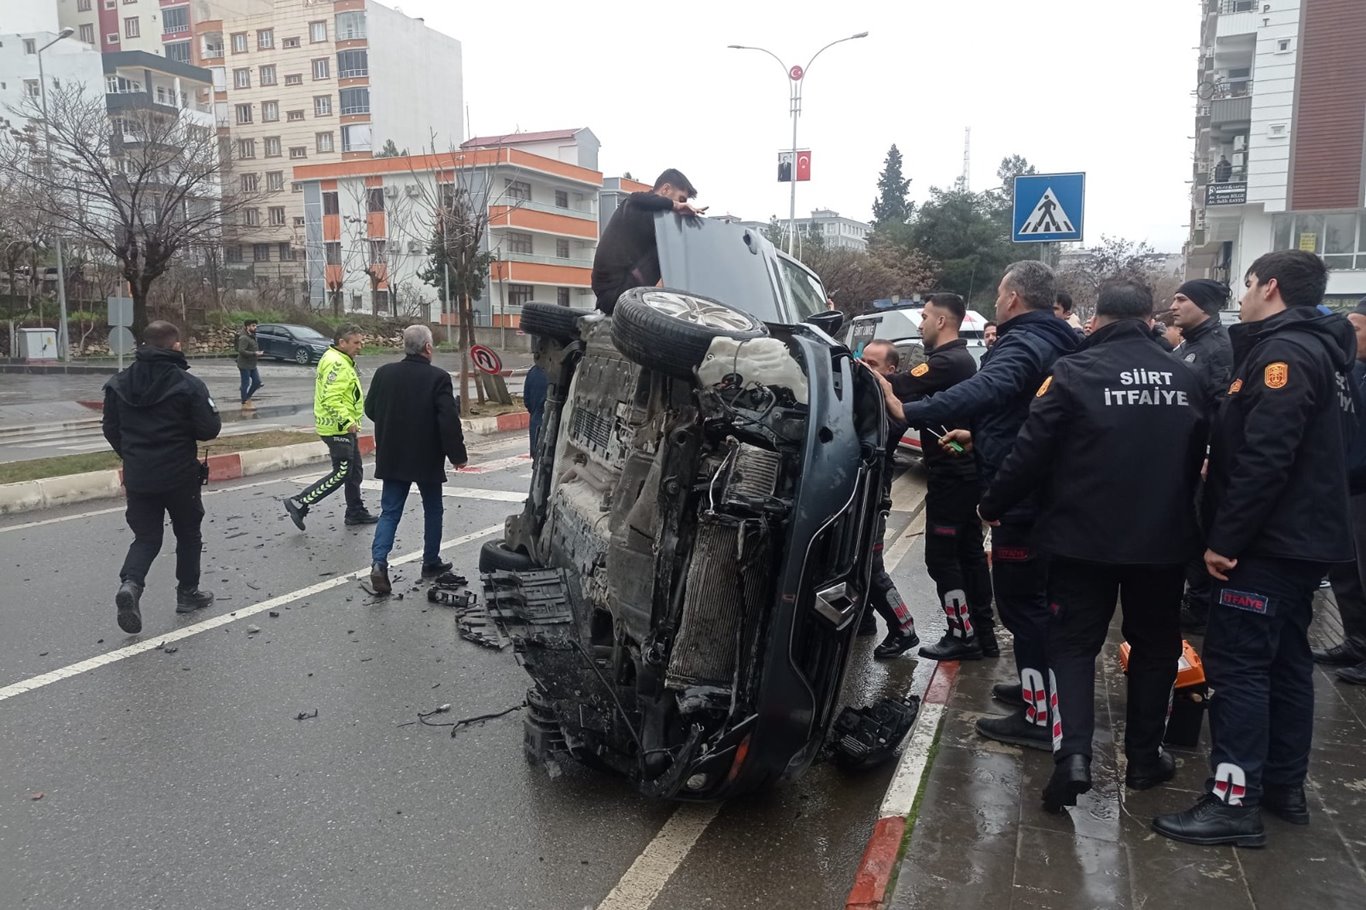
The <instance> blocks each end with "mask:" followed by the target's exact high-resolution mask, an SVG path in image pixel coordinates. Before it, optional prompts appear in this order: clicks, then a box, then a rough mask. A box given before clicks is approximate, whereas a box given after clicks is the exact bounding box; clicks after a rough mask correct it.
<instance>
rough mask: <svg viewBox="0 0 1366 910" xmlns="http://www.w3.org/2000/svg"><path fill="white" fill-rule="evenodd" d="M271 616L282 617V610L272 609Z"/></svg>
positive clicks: (272, 617)
mask: <svg viewBox="0 0 1366 910" xmlns="http://www.w3.org/2000/svg"><path fill="white" fill-rule="evenodd" d="M270 618H271V619H279V618H280V611H279V610H271V611H270Z"/></svg>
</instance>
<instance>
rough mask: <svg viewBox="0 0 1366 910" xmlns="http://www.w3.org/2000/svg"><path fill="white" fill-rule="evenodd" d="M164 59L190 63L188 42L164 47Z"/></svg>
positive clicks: (85, 26) (83, 26)
mask: <svg viewBox="0 0 1366 910" xmlns="http://www.w3.org/2000/svg"><path fill="white" fill-rule="evenodd" d="M89 27H90V26H88V25H82V26H81V28H89ZM166 59H167V60H174V61H175V62H176V63H189V62H190V42H188V41H177V42H175V43H174V44H168V45H166Z"/></svg>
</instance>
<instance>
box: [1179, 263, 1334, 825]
mask: <svg viewBox="0 0 1366 910" xmlns="http://www.w3.org/2000/svg"><path fill="white" fill-rule="evenodd" d="M1244 284H1245V286H1246V288H1247V290H1246V291H1245V292H1244V294H1243V300H1242V312H1241V314H1240V318H1241V319H1242V324H1241V325H1237V326H1234V327H1233V328H1232V329H1231V330H1230V331H1229V336H1230V338H1231V340H1232V342H1233V363H1234V368H1233V382H1232V384H1230V386H1229V389H1228V395H1227V397H1226V398H1225V399H1224V401H1223V402H1222V403H1221V404H1220V406H1219V410H1218V412H1217V413H1216V415H1215V418H1214V424H1213V430H1212V432H1211V434H1210V435H1211V443H1210V456H1209V479H1208V482H1207V483H1206V486H1205V495H1204V508H1203V511H1204V515H1205V527H1206V550H1205V566H1206V568H1207V569H1208V570H1209V573H1210V575H1212V576H1213V577H1214V579H1215V582H1214V590H1213V593H1212V596H1211V602H1210V616H1209V631H1208V633H1207V634H1206V636H1205V651H1204V661H1205V673H1206V676H1207V678H1208V679H1209V683H1210V685H1211V686H1212V687H1213V689H1214V697H1213V698H1212V699H1211V701H1210V767H1211V768H1212V769H1213V775H1212V777H1211V779H1210V781H1209V787H1210V792H1209V793H1207V794H1205V795H1204V796H1203V797H1201V799H1200V801H1199V802H1197V803H1196V804H1195V806H1194V807H1193V808H1191V809H1189V810H1187V811H1185V812H1180V813H1177V814H1174V815H1164V816H1160V817H1158V818H1156V819H1154V820H1153V827H1154V829H1156V830H1157V832H1158V833H1159V834H1162V835H1164V836H1166V837H1170V838H1172V839H1174V840H1180V841H1186V842H1188V843H1196V844H1233V845H1236V846H1243V847H1259V846H1261V845H1262V844H1264V843H1265V842H1266V835H1265V833H1264V832H1263V829H1262V815H1261V810H1262V808H1263V807H1265V808H1266V809H1267V810H1268V811H1270V812H1272V813H1273V814H1275V815H1278V816H1280V817H1281V818H1283V819H1285V820H1286V821H1289V822H1291V823H1292V824H1301V825H1304V824H1308V823H1309V809H1308V805H1307V803H1306V801H1305V795H1304V779H1305V775H1306V773H1307V771H1308V768H1309V748H1310V740H1311V738H1312V736H1313V714H1314V687H1313V668H1314V664H1313V661H1312V659H1311V657H1310V651H1309V638H1308V629H1309V621H1310V619H1311V617H1312V615H1313V597H1314V592H1315V591H1316V590H1317V589H1318V586H1319V581H1320V579H1322V578H1323V576H1324V573H1325V572H1326V571H1327V569H1328V566H1329V565H1330V564H1331V563H1335V562H1345V561H1347V560H1349V559H1351V558H1352V557H1353V555H1354V554H1353V549H1352V524H1351V517H1350V515H1349V513H1348V495H1347V490H1348V486H1347V458H1346V451H1345V450H1346V443H1347V441H1348V440H1349V439H1350V438H1351V436H1350V435H1349V434H1351V433H1352V432H1353V431H1354V430H1355V422H1356V415H1355V413H1353V407H1352V397H1351V394H1350V390H1349V387H1348V381H1349V379H1348V371H1349V370H1350V369H1351V366H1352V362H1353V360H1354V359H1355V354H1356V339H1355V338H1354V337H1353V333H1352V327H1351V326H1350V325H1349V324H1348V323H1347V320H1345V319H1343V318H1342V317H1341V316H1337V315H1326V314H1324V313H1321V312H1319V310H1318V309H1316V307H1317V305H1318V304H1319V303H1320V302H1321V301H1322V300H1323V292H1324V289H1325V288H1326V287H1327V284H1328V272H1327V269H1326V268H1325V266H1324V264H1323V260H1321V259H1319V258H1318V257H1317V256H1315V255H1313V254H1312V253H1305V252H1300V251H1298V250H1292V251H1287V252H1276V253H1267V254H1266V255H1265V256H1262V257H1261V258H1259V259H1258V260H1257V261H1256V262H1254V263H1252V267H1251V268H1249V269H1248V271H1247V277H1246V280H1245V282H1244Z"/></svg>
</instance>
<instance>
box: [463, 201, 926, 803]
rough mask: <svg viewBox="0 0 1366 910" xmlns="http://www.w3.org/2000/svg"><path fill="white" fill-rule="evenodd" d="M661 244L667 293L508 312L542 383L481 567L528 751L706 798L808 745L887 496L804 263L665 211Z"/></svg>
mask: <svg viewBox="0 0 1366 910" xmlns="http://www.w3.org/2000/svg"><path fill="white" fill-rule="evenodd" d="M657 244H658V248H659V255H660V265H661V270H662V273H663V276H664V280H663V282H662V283H663V285H664V287H663V288H638V289H635V290H631V291H628V292H626V293H625V294H623V295H622V297H621V299H620V301H619V302H618V304H617V306H616V309H615V312H614V313H613V315H612V316H610V317H608V316H605V315H603V314H601V313H591V314H585V313H583V312H582V311H576V310H571V309H568V308H566V307H560V306H555V305H549V304H536V303H532V304H528V305H526V306H525V307H524V309H523V313H522V326H523V329H524V330H525V331H526V332H527V333H528V334H530V335H533V336H534V339H535V349H536V362H537V363H538V364H539V365H540V366H541V367H542V368H543V369H544V370H545V371H546V373H547V375H548V376H549V380H550V391H549V395H548V397H547V400H546V406H545V413H544V417H543V423H542V430H541V434H540V440H539V450H538V452H537V453H536V458H535V462H534V469H533V473H532V480H531V489H530V492H529V495H528V498H527V500H526V504H525V507H524V508H523V510H522V511H521V512H520V513H519V514H516V515H513V516H511V517H509V518H508V520H507V524H506V529H505V536H504V538H503V539H501V540H498V541H494V542H491V543H489V544H488V545H486V546H485V548H484V550H483V552H482V553H481V556H480V571H481V573H482V576H483V585H484V601H485V609H486V611H487V613H488V615H489V616H490V617H491V618H492V619H493V621H494V622H495V623H496V624H497V625H498V627H499V628H500V629H501V630H502V631H503V632H504V633H505V634H506V635H508V636H510V637H511V639H512V641H513V643H514V645H515V648H516V651H517V653H518V655H519V658H520V660H521V662H522V663H523V665H524V666H525V669H526V671H527V672H528V673H529V674H530V676H531V678H532V681H533V685H532V687H531V689H530V691H529V693H528V713H527V716H526V721H525V723H526V730H525V735H526V739H525V744H526V749H527V752H528V754H529V756H531V757H532V758H535V759H538V760H554V759H556V758H559V757H563V756H566V755H568V756H572V757H574V758H576V759H577V760H579V761H582V762H584V763H587V764H589V765H593V766H597V767H601V768H605V769H610V770H614V771H616V772H619V773H622V774H624V775H627V776H629V777H631V778H632V779H633V780H635V781H636V782H637V784H638V785H639V787H640V788H641V790H642V791H643V792H645V793H647V794H650V795H656V796H662V797H670V798H678V799H719V798H725V797H729V796H733V795H736V794H739V793H742V792H746V791H751V790H755V789H759V788H762V787H765V786H767V785H770V784H772V783H775V782H777V781H780V780H783V779H787V778H791V777H795V776H796V775H799V774H800V773H802V772H803V771H804V770H805V769H806V768H807V767H808V766H809V765H810V763H811V762H812V760H813V759H814V758H815V757H816V756H817V754H818V753H819V752H820V751H821V749H822V747H823V746H824V744H825V739H826V735H827V733H828V732H829V731H830V728H831V725H832V721H833V720H834V717H835V713H836V709H837V707H838V705H837V702H838V697H839V692H840V687H841V683H842V681H843V678H844V672H845V667H846V664H847V661H848V657H849V654H850V650H851V647H852V642H853V636H854V634H855V628H856V626H857V620H858V618H859V614H860V612H861V610H862V609H863V605H864V601H865V597H866V592H867V590H868V579H869V572H870V553H871V550H872V546H871V545H872V543H873V539H872V538H873V535H874V534H876V533H877V529H878V527H879V521H878V519H879V511H880V510H881V509H884V508H885V504H884V502H883V484H882V470H883V448H882V439H883V435H884V433H885V417H884V412H883V406H882V402H881V397H880V392H879V388H878V385H877V383H876V381H875V380H874V378H873V377H872V376H871V375H870V374H869V373H868V371H867V370H866V369H865V368H863V367H862V366H861V365H859V364H858V363H857V362H856V361H855V360H854V359H853V356H852V354H851V353H850V351H849V350H848V349H847V348H845V347H844V346H842V345H840V344H838V343H837V342H835V341H833V340H832V339H831V337H830V335H831V334H833V333H834V332H835V331H836V330H837V329H838V323H839V319H840V317H839V315H838V314H835V313H830V312H828V311H827V310H826V298H825V293H824V290H823V289H822V288H821V285H820V282H819V280H818V279H817V278H816V276H815V275H814V274H812V273H811V272H810V271H808V270H807V269H806V268H805V267H803V266H802V265H801V264H800V263H798V262H797V261H796V260H794V259H791V258H789V257H786V256H784V255H783V254H781V253H779V252H778V251H776V250H775V249H774V247H773V246H772V244H770V243H769V242H768V241H767V240H765V239H764V238H763V237H762V236H760V235H759V234H757V233H755V232H753V231H750V230H747V229H745V228H743V227H741V226H739V225H731V224H725V223H721V222H714V221H705V220H696V219H692V220H685V219H683V218H681V217H679V216H675V215H673V214H672V213H666V214H662V215H660V216H658V223H657ZM842 726H843V727H847V726H848V725H845V724H842ZM854 726H857V724H855V725H854ZM874 726H876V725H874ZM884 726H885V725H884ZM893 726H895V724H894V725H893ZM901 732H902V733H904V732H905V731H904V729H902V730H901ZM845 733H846V734H847V733H848V730H847V729H846V730H845ZM842 735H843V734H842ZM896 738H897V739H899V736H897V737H896ZM864 745H865V747H866V745H867V743H865V744H864ZM895 745H896V742H892V743H891V746H892V747H895Z"/></svg>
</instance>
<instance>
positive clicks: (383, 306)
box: [375, 288, 389, 313]
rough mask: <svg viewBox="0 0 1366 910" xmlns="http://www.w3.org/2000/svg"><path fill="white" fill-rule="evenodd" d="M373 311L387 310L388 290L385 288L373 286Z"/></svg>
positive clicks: (382, 311)
mask: <svg viewBox="0 0 1366 910" xmlns="http://www.w3.org/2000/svg"><path fill="white" fill-rule="evenodd" d="M375 312H376V313H387V312H389V291H388V289H387V288H375Z"/></svg>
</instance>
